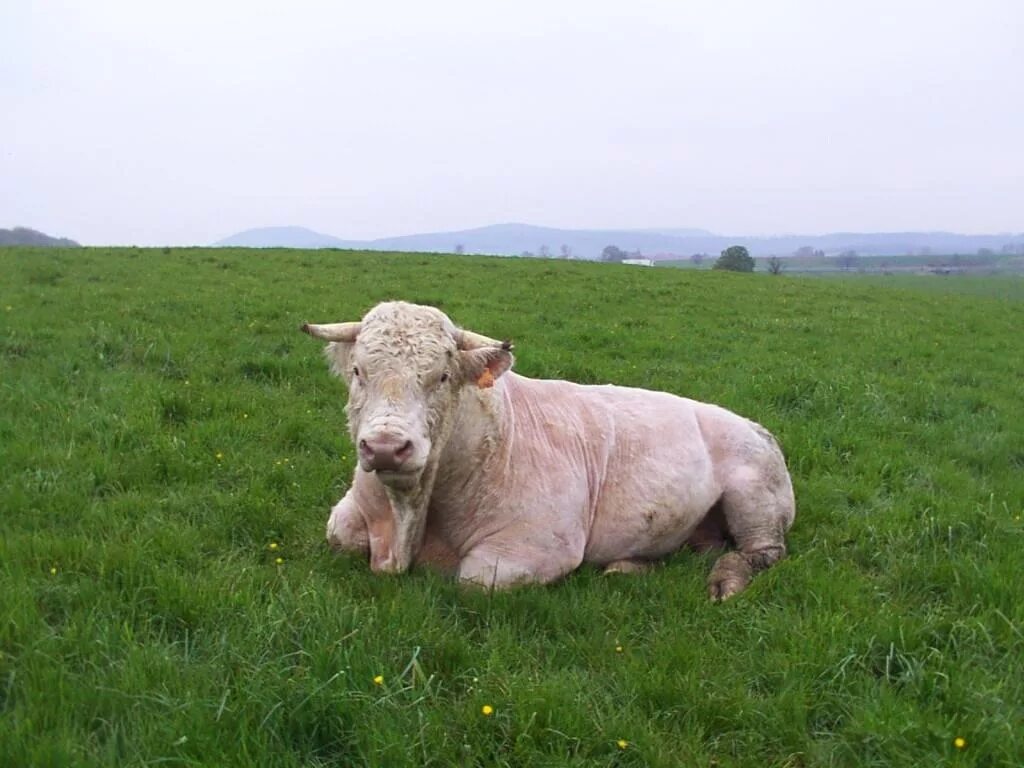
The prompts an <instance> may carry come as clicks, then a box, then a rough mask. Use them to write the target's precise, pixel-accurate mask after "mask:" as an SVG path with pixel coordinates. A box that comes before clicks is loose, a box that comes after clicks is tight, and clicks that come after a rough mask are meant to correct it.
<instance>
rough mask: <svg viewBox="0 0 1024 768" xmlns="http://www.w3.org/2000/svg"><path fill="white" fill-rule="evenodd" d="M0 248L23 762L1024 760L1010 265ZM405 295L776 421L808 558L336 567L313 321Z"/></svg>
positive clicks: (328, 421)
mask: <svg viewBox="0 0 1024 768" xmlns="http://www.w3.org/2000/svg"><path fill="white" fill-rule="evenodd" d="M0 272H2V274H3V275H4V276H5V279H4V280H3V282H2V283H0V467H2V468H3V472H2V473H0V500H2V501H0V504H2V513H0V574H2V580H3V584H4V586H3V588H2V589H0V616H2V617H3V621H2V622H0V715H2V717H0V754H2V755H3V756H4V761H5V762H6V763H7V764H10V765H26V766H27V765H32V766H45V765H53V766H58V765H110V766H115V765H116V766H120V765H151V764H167V765H221V766H227V765H244V766H248V765H251V766H263V765H277V766H310V765H313V766H315V765H324V766H326V765H366V766H378V765H387V766H423V765H432V766H449V765H451V766H466V765H471V766H513V765H531V766H584V765H587V766H589V765H602V766H640V765H650V766H678V765H697V766H709V765H715V766H722V767H724V766H758V767H760V766H817V765H830V766H896V765H940V764H943V765H944V764H953V765H979V766H982V765H986V766H987V765H1014V764H1019V763H1020V761H1021V757H1022V755H1024V730H1022V728H1021V724H1022V723H1024V601H1022V600H1021V599H1020V598H1021V579H1020V563H1021V551H1022V548H1024V547H1022V545H1024V521H1022V519H1021V518H1022V515H1024V418H1022V414H1021V394H1020V393H1021V389H1020V381H1021V378H1022V373H1024V344H1022V343H1021V329H1022V328H1024V301H1022V300H1021V297H1022V293H1021V291H1019V290H1017V289H1016V288H1014V289H1011V290H1003V287H1005V286H1006V285H1011V284H1007V283H998V282H991V283H989V282H979V281H978V280H977V279H974V278H971V279H970V282H962V283H958V284H960V285H970V286H972V288H971V289H970V290H967V291H963V292H960V291H956V290H935V289H934V288H932V287H931V286H932V285H934V284H935V283H934V281H936V280H938V281H942V282H943V283H946V284H949V285H953V284H954V283H952V282H949V281H946V279H945V278H937V277H926V278H920V281H916V280H915V279H913V278H902V277H901V278H900V279H899V280H897V281H895V282H892V283H890V282H885V281H880V280H878V279H874V278H865V279H851V280H809V279H806V278H798V277H790V276H787V275H786V274H785V273H784V274H783V275H781V276H769V275H765V274H760V273H755V274H753V275H740V274H731V273H720V272H711V271H709V270H701V271H693V270H668V269H643V268H637V267H629V266H619V265H608V264H599V263H577V262H556V261H537V260H527V259H522V260H517V259H494V258H475V257H456V256H435V255H429V256H427V255H421V254H388V253H358V252H340V251H337V252H328V251H283V250H281V251H275V250H267V251H258V252H257V251H246V250H236V249H184V250H173V251H171V252H170V253H161V252H160V251H158V250H137V249H93V248H84V249H75V250H71V249H68V250H64V249H55V250H47V251H42V250H33V249H19V248H12V249H0ZM993 280H995V279H993ZM1012 285H1013V286H1018V285H1019V283H1012ZM389 298H403V299H407V300H410V301H416V302H421V303H428V304H434V305H437V306H439V307H441V308H442V309H444V310H445V311H446V312H448V313H449V314H450V315H451V316H452V318H453V319H455V321H456V322H458V323H460V324H462V325H465V326H466V327H469V328H472V329H473V330H476V331H478V332H481V333H485V334H488V335H491V336H495V337H499V338H512V339H513V340H514V341H515V343H516V349H517V370H518V371H519V372H520V373H523V374H525V375H530V376H538V377H564V378H569V379H573V380H576V381H580V382H584V383H606V382H614V383H617V384H624V385H634V386H641V387H648V388H653V389H665V390H669V391H672V392H676V393H679V394H683V395H686V396H689V397H694V398H697V399H701V400H707V401H711V402H716V403H719V404H721V405H724V406H726V407H729V408H731V409H734V410H736V411H738V412H739V413H742V414H744V415H746V416H749V417H750V418H753V419H756V420H758V421H760V422H762V423H763V424H765V426H767V427H768V428H769V429H771V430H772V431H773V432H774V433H775V434H776V435H777V436H778V438H779V440H780V442H781V443H782V445H783V447H784V449H785V451H786V455H787V458H788V462H789V466H790V470H791V472H792V475H793V480H794V484H795V488H796V494H797V504H798V515H797V520H796V524H795V526H794V528H793V530H792V532H791V535H790V538H789V544H790V556H789V558H788V559H786V560H784V561H782V562H781V563H780V564H779V565H777V566H776V567H774V568H772V569H771V570H769V571H767V572H765V573H763V574H761V575H759V576H758V577H757V578H756V579H755V581H754V582H753V584H752V585H751V587H750V588H749V589H748V590H747V591H746V592H744V593H743V594H742V595H740V596H739V597H737V598H736V599H734V600H731V601H729V602H727V603H725V604H723V605H715V604H711V603H709V602H708V600H707V598H706V594H705V590H704V579H705V576H706V574H707V572H708V569H709V567H710V563H711V561H712V557H711V556H698V555H695V554H692V553H689V552H681V553H679V554H678V555H676V556H674V557H672V558H670V559H669V560H668V561H667V562H666V563H664V564H663V565H662V566H660V567H658V568H657V569H655V570H654V571H653V572H651V573H649V574H644V575H640V576H635V577H605V576H601V575H600V574H599V573H598V572H597V571H595V570H591V569H587V568H584V569H582V570H581V571H579V572H577V573H576V574H574V575H572V576H571V577H570V578H568V579H566V580H565V581H563V582H561V583H559V584H556V585H552V586H548V587H539V588H537V587H530V588H523V589H519V590H516V591H512V592H507V593H499V594H494V595H488V594H486V593H483V592H477V591H466V590H463V589H460V588H459V587H457V586H456V585H455V584H453V583H451V582H449V581H447V580H445V579H444V578H442V577H440V576H438V575H436V574H432V573H429V572H424V571H414V572H413V573H410V574H408V575H406V576H402V577H397V578H395V577H381V576H375V575H372V574H371V573H370V572H369V569H368V567H367V565H366V563H364V562H361V561H360V560H359V559H357V558H352V557H340V556H334V555H331V554H330V553H328V552H327V551H326V546H325V544H324V540H323V528H324V523H325V520H326V515H327V510H328V507H329V506H330V505H331V504H333V503H334V502H335V501H336V500H337V499H338V498H339V497H340V496H341V495H342V493H343V492H344V491H345V488H346V484H347V482H348V480H349V478H350V477H351V473H352V469H353V466H354V457H353V450H352V446H351V444H350V442H349V440H348V437H347V433H346V432H345V428H344V417H343V411H342V408H343V405H344V401H345V393H344V390H343V387H342V385H341V384H340V383H339V382H338V381H337V380H334V379H332V378H330V377H329V376H328V373H327V370H326V366H325V364H324V361H323V359H322V356H321V354H320V350H321V344H320V343H318V342H315V341H313V340H311V339H310V338H308V337H307V336H305V335H303V334H301V333H299V331H298V327H299V325H300V324H301V323H302V322H303V321H306V320H309V321H314V322H333V321H341V320H354V319H357V318H358V317H359V316H361V314H362V313H363V312H364V311H365V310H366V309H368V308H369V307H370V306H372V305H373V304H374V303H376V302H377V301H380V300H383V299H389ZM671 458H672V457H671V450H670V449H667V450H666V461H671ZM485 708H486V709H485ZM958 740H959V741H958Z"/></svg>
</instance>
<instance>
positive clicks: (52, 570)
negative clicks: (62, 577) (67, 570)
mask: <svg viewBox="0 0 1024 768" xmlns="http://www.w3.org/2000/svg"><path fill="white" fill-rule="evenodd" d="M50 575H51V576H56V575H57V566H56V565H55V566H53V567H52V568H51V569H50Z"/></svg>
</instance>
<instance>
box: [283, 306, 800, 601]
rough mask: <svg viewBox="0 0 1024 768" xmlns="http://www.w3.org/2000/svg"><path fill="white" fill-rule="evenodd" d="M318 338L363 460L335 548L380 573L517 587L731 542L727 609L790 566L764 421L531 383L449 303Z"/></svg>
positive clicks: (624, 394) (658, 395)
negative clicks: (430, 572) (457, 320)
mask: <svg viewBox="0 0 1024 768" xmlns="http://www.w3.org/2000/svg"><path fill="white" fill-rule="evenodd" d="M303 330H304V331H306V332H307V333H309V334H311V335H313V336H315V337H317V338H320V339H325V340H327V341H330V342H331V343H330V344H328V346H327V349H326V354H327V357H328V359H329V360H330V362H331V366H332V368H333V370H334V372H335V373H337V374H338V375H339V376H341V377H342V378H343V379H344V380H345V381H346V382H347V384H348V389H349V400H348V405H347V406H346V413H347V416H348V424H349V430H350V433H351V435H352V440H353V442H354V444H355V445H356V447H357V450H358V454H359V466H358V468H357V469H356V472H355V478H354V480H353V482H352V487H351V488H350V489H349V491H348V493H346V494H345V496H344V498H342V500H341V501H340V502H338V504H337V505H335V507H334V508H333V509H332V510H331V514H330V517H329V519H328V522H327V539H328V541H329V542H330V544H331V545H332V546H333V547H335V548H338V549H342V550H352V551H356V552H361V553H363V554H364V555H368V556H369V560H370V567H371V568H372V569H373V570H374V571H390V572H403V571H406V570H407V569H408V568H409V567H410V566H411V565H412V564H413V563H414V562H416V563H424V564H428V565H435V566H439V567H441V568H443V569H446V570H451V571H454V572H455V573H456V574H457V577H458V578H459V579H460V580H463V581H467V582H474V583H477V584H480V585H484V586H488V587H506V586H510V585H513V584H517V583H521V582H548V581H552V580H554V579H557V578H559V577H561V576H564V575H565V574H567V573H569V572H570V571H572V570H574V569H575V568H577V567H578V566H579V565H580V564H581V563H583V562H589V563H595V564H597V565H600V566H603V567H604V568H605V570H606V571H610V572H613V571H635V570H640V569H642V568H644V567H645V566H646V565H647V564H648V563H650V562H651V561H653V560H656V559H657V558H661V557H663V556H665V555H668V554H669V553H671V552H674V551H676V550H677V549H679V548H680V547H681V546H683V545H684V544H686V543H689V544H691V545H693V546H695V547H697V548H702V549H703V548H707V547H716V546H725V544H726V542H727V541H729V540H731V542H732V543H733V544H734V545H735V549H734V550H732V551H728V552H725V553H724V554H722V555H721V556H720V557H719V558H718V560H717V561H716V562H715V565H714V567H713V568H712V571H711V574H710V576H709V577H708V590H709V593H710V596H711V598H712V599H716V600H717V599H724V598H726V597H729V596H730V595H732V594H735V593H736V592H739V591H740V590H742V589H743V588H744V587H746V585H747V584H748V583H749V581H750V579H751V577H752V576H753V575H754V574H755V573H756V572H757V571H759V570H761V569H763V568H767V567H768V566H770V565H771V564H773V563H774V562H775V561H776V560H778V559H779V558H781V557H783V556H784V555H785V551H786V548H785V532H786V531H787V530H788V528H789V526H790V525H791V524H792V522H793V517H794V514H795V505H794V499H793V488H792V485H791V482H790V478H789V473H788V472H787V470H786V465H785V460H784V459H783V456H782V452H781V451H780V449H779V446H778V444H777V443H776V441H775V439H774V438H773V437H772V436H771V434H770V433H769V432H768V431H767V430H766V429H764V427H762V426H760V425H759V424H756V423H754V422H752V421H748V420H747V419H744V418H742V417H741V416H737V415H736V414H734V413H732V412H730V411H727V410H725V409H723V408H719V407H717V406H714V405H709V404H706V403H700V402H697V401H694V400H689V399H686V398H682V397H677V396H675V395H671V394H667V393H664V392H652V391H649V390H644V389H632V388H626V387H616V386H582V385H579V384H573V383H570V382H567V381H551V380H537V379H529V378H526V377H525V376H519V375H518V374H515V373H513V372H511V371H510V370H509V369H510V368H511V367H512V363H513V357H512V353H511V349H512V346H511V344H510V343H508V342H499V341H494V340H493V339H488V338H486V337H484V336H480V335H478V334H475V333H471V332H469V331H465V330H461V329H459V328H456V327H455V325H454V324H453V323H452V321H451V320H450V319H449V318H448V317H447V316H446V315H445V314H444V313H443V312H441V311H440V310H438V309H435V308H433V307H425V306H419V305H415V304H407V303H404V302H387V303H383V304H378V305H377V306H376V307H374V308H373V309H372V310H370V312H369V313H367V314H366V316H365V317H364V318H363V319H362V320H361V321H359V322H352V323H334V324H330V325H310V324H306V325H304V326H303Z"/></svg>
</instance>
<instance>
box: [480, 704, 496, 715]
mask: <svg viewBox="0 0 1024 768" xmlns="http://www.w3.org/2000/svg"><path fill="white" fill-rule="evenodd" d="M480 711H481V712H482V713H483V716H484V717H490V716H491V715H493V714H494V707H492V706H491V705H490V704H484V705H483V706H482V707H480Z"/></svg>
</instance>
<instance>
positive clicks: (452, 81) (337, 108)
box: [0, 0, 1024, 245]
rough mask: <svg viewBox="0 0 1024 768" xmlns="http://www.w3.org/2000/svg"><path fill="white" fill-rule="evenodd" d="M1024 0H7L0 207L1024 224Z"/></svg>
mask: <svg viewBox="0 0 1024 768" xmlns="http://www.w3.org/2000/svg"><path fill="white" fill-rule="evenodd" d="M1022 136H1024V2H1022V0H971V1H970V2H968V1H967V0H921V1H920V2H918V1H917V0H886V1H884V2H878V1H876V0H867V1H864V0H860V1H859V2H852V1H845V2H832V1H831V0H806V1H802V0H771V1H768V0H764V1H760V0H747V1H745V2H734V1H730V0H707V1H704V0H686V2H683V0H671V1H666V2H642V1H639V0H633V2H629V3H626V2H621V0H618V1H616V2H599V1H597V0H559V1H558V2H553V1H552V0H544V1H543V2H534V0H514V1H513V0H508V1H506V0H472V1H470V2H456V1H450V0H433V1H432V2H387V1H382V0H375V1H374V2H344V1H343V0H332V1H329V2H302V1H301V0H300V1H297V2H281V3H260V2H254V0H245V2H234V1H233V0H232V1H230V2H229V1H228V0H175V2H148V1H140V0H71V1H69V2H57V1H56V0H2V2H0V227H10V226H14V225H24V226H31V227H34V228H37V229H41V230H43V231H46V232H47V233H50V234H55V235H61V236H67V237H72V238H74V239H77V240H79V241H80V242H83V243H88V244H101V243H124V244H129V243H135V244H139V245H158V244H185V243H197V244H205V243H209V242H212V241H214V240H217V239H219V238H222V237H225V236H227V235H230V234H232V233H234V232H236V231H238V230H241V229H246V228H249V227H258V226H270V225H285V224H295V225H301V226H306V227H310V228H312V229H316V230H319V231H322V232H326V233H329V234H333V235H337V236H339V237H344V238H372V237H381V236H386V235H398V234H408V233H413V232H424V231H434V230H442V229H460V228H467V227H474V226H481V225H486V224H492V223H498V222H507V221H524V222H529V223H533V224H540V225H547V226H557V227H573V228H619V227H654V226H662V227H666V226H673V227H691V226H692V227H703V228H707V229H711V230H714V231H716V232H720V233H723V234H777V233H791V232H799V233H807V234H816V233H822V232H827V231H836V230H845V231H868V230H871V231H876V230H881V231H892V230H910V229H914V230H936V229H943V230H953V231H961V232H972V233H974V232H1008V231H1014V232H1019V231H1021V230H1024V139H1022V138H1021V137H1022Z"/></svg>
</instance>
